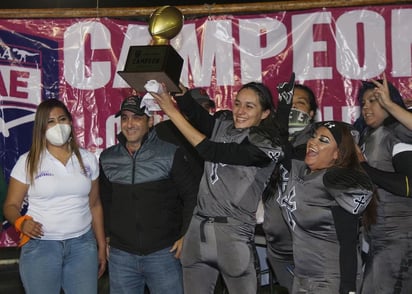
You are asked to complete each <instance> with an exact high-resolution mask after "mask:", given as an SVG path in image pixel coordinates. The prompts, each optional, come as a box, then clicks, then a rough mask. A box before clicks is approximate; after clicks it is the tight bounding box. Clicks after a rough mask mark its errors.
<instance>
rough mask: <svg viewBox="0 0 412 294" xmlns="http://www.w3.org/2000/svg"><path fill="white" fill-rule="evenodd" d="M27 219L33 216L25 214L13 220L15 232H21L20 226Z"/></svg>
mask: <svg viewBox="0 0 412 294" xmlns="http://www.w3.org/2000/svg"><path fill="white" fill-rule="evenodd" d="M28 219H33V218H32V217H31V216H30V215H27V214H25V215H22V216H21V217H19V218H18V219H16V221H15V222H14V227H15V228H16V230H17V232H21V226H22V225H23V223H24V222H25V221H26V220H28Z"/></svg>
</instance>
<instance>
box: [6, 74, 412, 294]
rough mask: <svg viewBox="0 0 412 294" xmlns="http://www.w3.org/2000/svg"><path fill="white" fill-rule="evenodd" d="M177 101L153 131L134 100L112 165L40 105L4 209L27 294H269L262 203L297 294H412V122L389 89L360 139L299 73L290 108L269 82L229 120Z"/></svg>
mask: <svg viewBox="0 0 412 294" xmlns="http://www.w3.org/2000/svg"><path fill="white" fill-rule="evenodd" d="M180 88H181V93H178V94H175V95H174V96H172V95H171V94H170V93H169V92H168V89H167V88H166V86H165V85H164V84H162V91H160V93H150V94H151V95H152V96H153V97H154V99H155V100H156V102H157V103H158V105H159V106H160V108H161V110H162V111H163V112H164V114H166V115H167V116H168V117H169V118H170V120H168V121H165V122H162V123H159V124H157V125H156V126H154V121H153V116H152V113H151V112H150V111H149V110H148V109H146V107H145V106H144V105H143V104H142V97H140V96H130V97H127V98H126V99H124V100H123V101H122V103H121V105H120V110H119V111H118V112H117V113H116V114H115V115H116V117H120V127H121V131H120V133H119V134H118V137H117V138H118V142H119V143H118V144H116V145H114V146H111V147H109V148H107V149H106V150H104V151H103V152H102V153H101V155H100V157H99V160H97V159H96V157H95V155H94V154H92V153H90V152H89V151H87V150H85V149H83V148H81V147H79V145H78V143H77V141H76V138H75V136H74V134H75V133H74V130H73V121H72V117H71V114H70V112H69V111H68V109H67V107H66V106H65V105H64V104H63V103H62V102H61V101H59V100H57V99H49V100H45V101H43V102H42V103H41V104H40V105H39V106H38V109H37V112H36V116H35V121H34V128H33V139H32V145H31V148H30V150H29V151H28V152H27V153H25V154H23V155H21V156H20V158H19V159H18V161H17V163H16V164H15V166H14V168H13V170H12V172H11V176H10V182H9V185H8V192H7V197H6V199H5V202H4V208H3V211H4V217H5V218H6V219H7V220H9V221H10V223H12V224H14V226H15V228H16V229H17V230H18V232H20V236H21V240H20V245H19V246H21V256H20V263H19V266H20V276H21V279H22V282H23V285H24V288H25V291H26V293H34V294H36V293H56V294H58V293H60V291H61V290H63V291H64V292H65V293H66V294H71V293H76V294H77V293H87V294H89V293H97V281H98V278H99V277H100V276H102V274H103V273H104V272H105V271H106V270H108V273H109V280H110V293H113V294H114V293H119V294H120V293H146V292H147V291H149V292H150V293H151V294H164V293H176V294H181V293H188V294H192V293H196V294H212V293H214V289H215V286H216V283H217V281H218V277H219V276H220V277H221V278H222V279H223V282H224V285H225V287H226V289H227V291H228V292H229V293H234V294H243V293H244V294H253V293H256V292H257V289H258V280H257V275H256V269H255V258H256V256H255V248H254V233H255V227H256V213H257V209H258V205H259V202H260V201H263V206H264V218H263V230H264V232H265V236H266V243H267V257H268V261H269V264H270V267H271V269H272V270H273V272H274V275H275V279H276V281H277V282H278V283H279V284H280V285H281V286H283V287H284V288H285V289H287V291H288V292H289V293H291V294H334V293H336V294H350V293H362V294H380V293H382V294H387V293H388V294H389V293H399V294H403V293H409V292H410V289H412V234H411V233H410V230H409V225H410V223H411V222H412V205H411V204H412V203H411V199H408V198H410V194H411V190H412V187H411V181H410V179H411V176H412V162H411V161H412V160H411V158H412V157H411V154H412V131H411V130H412V113H411V112H409V111H408V110H407V108H406V106H405V104H404V102H403V99H402V97H401V95H400V93H399V91H398V90H397V89H396V88H395V87H394V86H393V85H392V84H391V83H390V82H388V81H387V79H386V77H385V76H383V79H382V80H370V81H367V82H362V85H361V87H360V90H359V93H358V101H359V105H360V107H361V114H360V116H359V118H358V119H357V120H356V122H355V123H354V124H353V125H351V124H348V123H345V122H341V121H318V120H316V114H317V108H318V106H317V99H316V96H315V94H314V92H313V91H312V90H311V89H310V88H309V87H307V86H305V85H301V84H297V83H295V80H294V75H293V74H292V76H291V78H290V79H289V80H288V81H287V82H281V83H279V86H278V88H277V92H278V100H279V101H278V103H277V109H276V107H275V103H274V97H272V94H271V91H270V89H269V88H268V87H266V86H265V85H264V84H263V83H259V82H250V83H247V84H244V85H243V86H242V87H241V88H240V89H239V91H238V92H237V93H236V96H235V99H234V101H233V106H232V109H231V110H230V111H229V110H225V111H218V112H216V113H211V110H210V109H211V108H214V107H215V104H214V102H213V100H212V99H210V98H209V97H208V95H207V94H206V92H205V91H202V90H200V89H198V88H196V89H187V88H186V87H184V86H183V85H180ZM23 201H27V202H28V203H29V205H28V210H27V213H25V214H24V215H21V211H20V208H21V205H22V202H23ZM106 267H107V269H106Z"/></svg>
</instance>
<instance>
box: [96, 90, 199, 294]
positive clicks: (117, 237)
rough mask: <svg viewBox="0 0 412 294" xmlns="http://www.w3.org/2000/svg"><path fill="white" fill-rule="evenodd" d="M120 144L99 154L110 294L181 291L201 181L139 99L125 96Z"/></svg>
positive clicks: (121, 111)
mask: <svg viewBox="0 0 412 294" xmlns="http://www.w3.org/2000/svg"><path fill="white" fill-rule="evenodd" d="M116 116H120V121H121V133H120V134H119V135H118V139H119V143H118V144H116V145H114V146H112V147H109V148H108V149H106V150H105V151H103V152H102V154H101V155H100V165H101V174H100V190H101V193H100V194H101V197H102V202H103V207H104V213H105V229H106V236H107V239H108V244H109V246H110V254H109V277H110V293H112V294H117V293H144V286H145V284H147V286H148V288H149V289H150V293H152V294H155V293H159V294H163V293H176V294H180V293H183V290H182V272H181V264H180V260H179V257H180V252H181V249H182V244H183V236H184V234H185V232H186V230H187V228H188V226H189V222H190V219H191V217H192V213H193V208H194V206H195V204H196V193H197V183H196V181H194V179H193V176H192V172H191V169H190V167H189V165H188V162H187V160H186V159H185V156H184V155H183V152H182V151H181V149H179V148H178V146H176V145H174V144H171V143H168V142H165V141H162V140H161V139H159V138H158V136H157V134H156V131H155V130H154V129H153V128H152V126H153V117H151V116H150V115H148V113H147V112H146V111H145V108H144V107H141V98H140V97H138V96H131V97H128V98H126V99H125V100H124V101H123V103H122V106H121V110H120V111H119V112H118V113H117V114H116Z"/></svg>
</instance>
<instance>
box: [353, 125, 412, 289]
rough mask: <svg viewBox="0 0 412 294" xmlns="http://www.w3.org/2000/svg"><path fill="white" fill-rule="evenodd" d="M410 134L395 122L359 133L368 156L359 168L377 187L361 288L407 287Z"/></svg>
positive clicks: (411, 243)
mask: <svg viewBox="0 0 412 294" xmlns="http://www.w3.org/2000/svg"><path fill="white" fill-rule="evenodd" d="M411 137H412V132H410V131H409V130H406V129H405V128H402V127H401V126H400V124H399V123H395V124H393V125H390V126H380V127H378V128H376V129H374V130H369V129H368V130H367V132H366V134H365V135H364V136H363V137H362V138H361V149H362V151H363V152H364V154H365V157H366V159H367V163H365V164H363V167H364V168H365V170H366V171H367V172H368V174H369V175H370V177H371V178H372V180H373V181H374V183H375V184H376V185H377V186H378V189H377V192H378V206H377V219H376V224H373V225H372V226H371V229H370V230H369V231H366V237H367V241H368V242H369V245H370V246H369V256H368V259H367V260H366V267H365V274H364V281H363V285H362V292H361V293H364V294H374V293H405V294H406V293H410V291H411V287H412V271H411V268H410V264H411V263H410V260H411V258H410V256H412V249H411V248H412V238H411V234H410V228H411V223H412V203H411V199H409V196H410V195H411V183H410V180H409V179H411V178H412V156H411V155H412V145H411V144H410V143H411ZM408 143H409V144H408ZM405 196H406V197H405Z"/></svg>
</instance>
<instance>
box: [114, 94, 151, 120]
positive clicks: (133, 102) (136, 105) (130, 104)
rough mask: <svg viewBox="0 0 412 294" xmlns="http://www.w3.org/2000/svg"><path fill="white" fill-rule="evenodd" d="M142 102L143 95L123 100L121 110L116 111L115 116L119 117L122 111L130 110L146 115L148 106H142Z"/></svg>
mask: <svg viewBox="0 0 412 294" xmlns="http://www.w3.org/2000/svg"><path fill="white" fill-rule="evenodd" d="M141 102H142V97H139V96H130V97H127V98H126V99H124V100H123V102H122V106H121V107H120V110H119V112H117V113H116V115H115V117H118V116H120V115H121V114H122V111H125V110H128V111H131V112H133V113H134V114H137V115H145V114H146V113H145V109H146V107H145V106H143V107H140V103H141Z"/></svg>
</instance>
